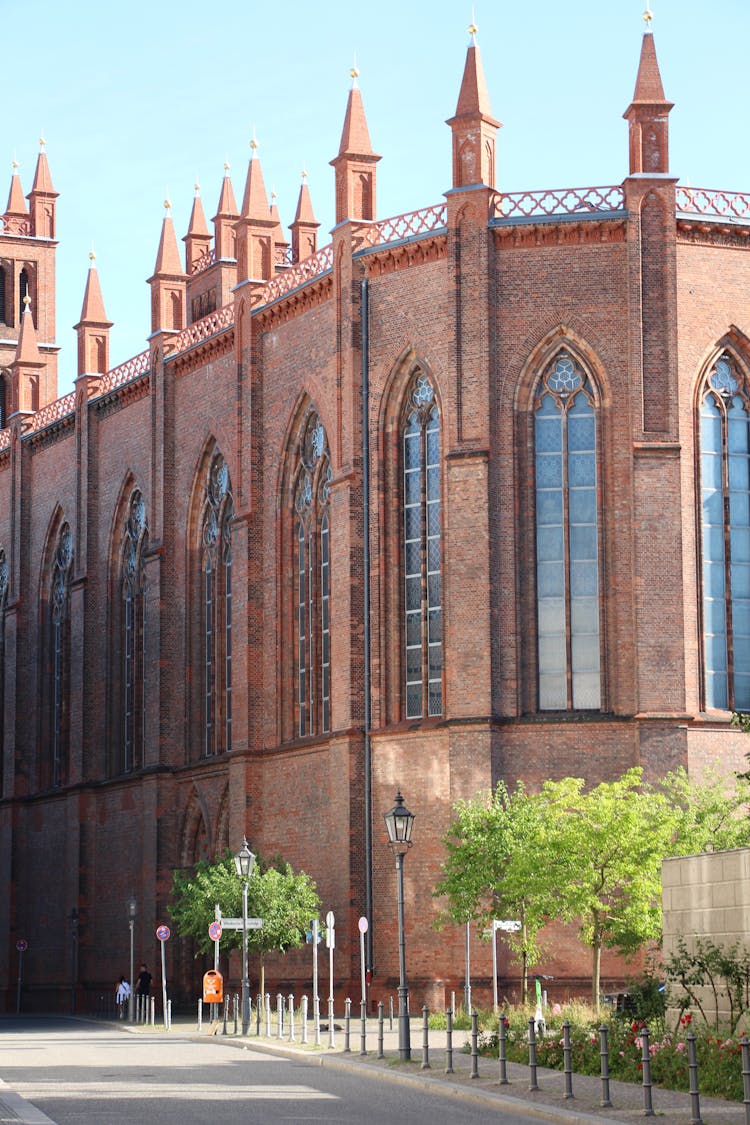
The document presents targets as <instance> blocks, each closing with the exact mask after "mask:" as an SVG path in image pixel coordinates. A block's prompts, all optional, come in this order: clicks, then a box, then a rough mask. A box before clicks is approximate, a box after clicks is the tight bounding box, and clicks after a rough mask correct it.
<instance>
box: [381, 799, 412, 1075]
mask: <svg viewBox="0 0 750 1125" xmlns="http://www.w3.org/2000/svg"><path fill="white" fill-rule="evenodd" d="M384 819H385V826H386V828H387V829H388V847H389V848H390V849H391V851H392V852H393V853H394V855H395V856H396V871H397V873H398V1057H399V1059H400V1060H401V1062H409V1061H410V1060H411V1032H410V1027H409V988H408V986H407V983H406V936H405V932H404V856H405V855H406V853H407V852H408V850H409V848H410V847H411V830H412V828H413V826H414V813H412V812H409V810H408V809H407V808H406V806H405V805H404V798H403V797H402V796H401V790H400V789H399V791H398V793H397V794H396V804H395V805H394V807H393V808H392V809H391V811H390V812H389V813H386V814H385V817H384Z"/></svg>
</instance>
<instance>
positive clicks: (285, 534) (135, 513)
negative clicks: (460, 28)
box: [0, 32, 750, 1008]
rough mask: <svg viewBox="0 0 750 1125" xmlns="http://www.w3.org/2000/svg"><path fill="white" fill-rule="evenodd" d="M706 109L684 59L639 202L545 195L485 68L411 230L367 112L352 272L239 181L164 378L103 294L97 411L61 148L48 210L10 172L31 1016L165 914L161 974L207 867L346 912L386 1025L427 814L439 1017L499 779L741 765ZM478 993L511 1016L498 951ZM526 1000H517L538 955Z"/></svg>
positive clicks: (641, 95) (643, 130) (743, 531)
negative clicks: (675, 170) (361, 927)
mask: <svg viewBox="0 0 750 1125" xmlns="http://www.w3.org/2000/svg"><path fill="white" fill-rule="evenodd" d="M634 63H635V60H634ZM457 68H458V61H457ZM456 77H457V79H458V74H457V76H456ZM456 84H457V86H458V81H457V83H456ZM624 100H625V97H623V101H624ZM671 108H672V105H671V103H670V102H669V101H668V100H667V98H666V96H665V93H664V90H663V88H662V81H661V78H660V74H659V68H658V64H657V59H656V54H655V50H654V41H653V37H652V35H651V34H650V33H648V32H647V33H646V34H645V36H644V39H643V46H642V51H641V57H640V64H639V66H638V72H637V79H636V84H635V92H634V95H633V99H632V101H631V103H630V105H629V106H628V108H627V110H626V112H625V117H626V119H627V123H628V130H629V154H628V155H627V157H626V154H625V152H624V151H623V171H624V172H626V174H625V177H624V179H623V180H622V182H621V183H619V184H615V185H607V186H603V187H582V188H563V189H562V190H540V191H528V192H522V193H513V192H508V191H506V188H507V187H508V186H509V183H508V182H507V181H508V180H509V179H510V176H511V171H506V173H505V174H504V177H503V182H502V183H498V182H497V180H496V162H497V160H496V158H497V146H498V145H502V140H501V137H500V135H499V132H498V131H499V129H500V123H499V122H498V121H497V120H496V119H495V117H494V116H493V114H492V109H491V106H490V99H489V96H488V92H487V87H486V85H485V79H484V75H483V71H482V64H481V60H480V55H479V49H478V47H477V46H476V44H475V43H474V42H473V41H472V43H471V45H470V46H469V48H468V53H467V57H466V63H465V69H464V73H463V79H462V81H461V83H460V91H459V94H458V102H457V105H456V111H455V114H454V116H453V117H451V118H450V120H449V121H448V126H449V134H448V133H446V144H447V143H448V136H449V135H450V138H451V144H452V152H453V162H452V167H453V174H452V183H451V184H437V185H435V187H436V193H435V194H436V199H437V202H436V203H435V205H434V206H432V207H429V208H427V209H425V210H422V211H417V212H413V213H409V214H402V215H398V216H396V217H394V218H387V219H379V218H377V210H376V188H377V166H378V161H379V160H380V156H378V155H377V154H376V152H375V151H374V149H373V146H372V142H371V139H370V136H369V131H368V126H367V120H366V117H365V111H364V107H363V102H362V97H361V94H360V91H359V89H358V88H357V83H356V79H355V81H354V83H353V86H352V89H351V92H350V94H349V100H348V104H347V106H346V114H345V118H344V126H343V131H342V134H341V144H340V148H339V152H338V154H337V155H336V156H335V157H334V159H333V160H332V162H331V163H332V165H333V168H334V175H335V199H336V225H335V227H334V229H333V232H332V236H331V238H332V241H331V242H330V243H329V244H328V245H325V246H323V247H319V246H318V225H319V224H318V223H317V222H316V219H315V215H314V210H313V205H312V201H311V197H310V193H309V191H308V187H307V185H306V184H305V183H304V182H303V185H302V188H301V191H300V194H299V202H298V206H297V211H296V215H295V216H294V220H293V222H292V223H291V227H290V233H291V237H290V239H288V238H287V235H286V233H285V231H284V228H283V226H282V224H281V221H280V218H279V215H278V213H277V210H276V207H275V205H273V204H272V205H270V206H269V200H268V196H267V193H266V189H265V186H264V182H263V174H262V170H261V163H260V160H259V159H258V156H257V152H255V153H253V158H252V159H251V161H250V164H249V168H248V171H247V178H246V181H245V184H244V190H243V192H242V195H241V202H240V203H239V205H238V203H237V201H236V200H237V198H238V197H237V196H235V192H234V189H233V186H232V182H231V180H230V178H229V175H228V174H227V175H226V176H225V178H224V181H223V183H222V185H221V190H220V192H219V193H218V204H217V207H216V213H215V215H214V217H213V219H212V220H211V221H210V222H207V220H206V216H205V212H204V208H203V203H202V201H201V199H200V197H199V196H197V195H196V198H195V202H194V205H193V211H192V216H191V220H190V225H189V229H188V231H187V234H186V235H185V236H184V238H183V242H184V244H185V250H184V254H183V253H181V251H180V249H179V246H178V240H177V235H176V232H175V230H174V226H173V222H172V219H171V217H170V214H169V210H167V215H166V217H165V219H164V222H163V226H162V230H161V239H160V241H159V245H158V250H157V253H156V263H155V266H154V271H153V275H152V277H151V278H150V282H149V284H150V287H151V325H150V334H149V335H148V340H147V345H148V346H147V348H146V350H144V351H143V352H142V353H141V354H140V355H138V356H135V357H134V358H132V359H129V360H128V361H127V362H125V363H122V364H120V365H119V366H116V367H110V356H109V332H110V328H111V322H110V321H109V320H108V318H107V314H106V312H105V302H104V299H103V295H102V292H101V289H100V285H99V280H98V275H97V271H96V268H95V265H94V264H93V261H92V265H91V269H90V271H89V274H88V281H87V283H86V288H85V294H84V297H83V307H82V311H81V317H80V321H79V323H78V325H77V326H76V330H77V335H78V364H77V379H76V381H75V389H74V390H73V392H72V393H71V394H69V395H66V396H65V397H63V398H58V397H57V352H58V348H57V345H56V343H55V340H56V334H55V333H56V326H55V249H56V241H55V240H56V209H57V192H56V191H55V189H54V187H53V180H52V175H51V172H50V168H49V165H48V161H47V157H46V154H45V152H44V150H42V151H41V152H40V154H39V158H38V163H37V166H36V174H35V178H34V182H33V186H32V188H31V191H30V192H29V194H28V195H24V192H23V189H22V187H21V183H20V180H19V177H18V175H17V174H14V175H13V177H12V180H11V185H10V194H9V198H8V204H7V208H6V210H5V212H4V213H3V214H2V215H0V717H1V721H0V994H2V995H3V996H4V998H5V1005H6V1007H13V1005H14V1003H15V990H16V974H17V965H18V962H17V953H16V948H17V943H18V942H19V941H26V942H28V949H27V951H26V953H25V958H24V988H25V997H26V999H25V1004H26V1005H27V1007H29V1008H34V1007H36V1008H43V1007H50V1006H52V1005H58V1006H67V1005H68V1003H69V1002H70V1000H71V994H72V995H73V997H74V998H76V1001H77V1002H78V1003H80V1004H81V1005H83V1003H84V999H85V997H86V996H90V995H93V994H95V993H96V991H97V990H99V991H101V990H103V989H104V990H109V989H110V987H111V982H112V981H113V980H114V979H115V975H116V974H117V973H119V972H120V971H121V968H122V967H123V966H124V965H126V964H127V956H128V945H129V935H128V920H127V905H126V904H127V902H128V900H129V898H130V897H131V895H134V896H135V899H136V903H137V917H136V920H135V950H136V954H135V955H136V958H137V960H138V961H140V960H142V959H143V960H146V961H148V962H149V963H150V964H151V965H152V966H153V965H154V964H155V963H156V962H157V959H158V946H157V942H156V938H155V934H154V931H155V927H156V926H157V924H159V923H160V922H165V921H169V917H168V914H167V903H168V897H169V891H170V886H171V880H172V872H173V870H174V869H175V868H188V867H189V866H190V865H191V864H193V863H194V862H195V861H196V860H197V859H199V858H201V857H213V856H215V855H217V854H220V853H222V852H223V851H224V850H225V849H226V848H231V849H232V850H233V851H236V850H237V849H238V848H239V846H240V845H241V842H242V838H243V835H245V834H246V835H247V838H248V840H249V842H250V845H251V847H252V848H253V850H254V851H256V852H260V853H262V854H266V855H271V854H273V853H281V854H282V855H283V857H284V858H285V859H287V860H289V862H290V863H291V864H292V865H293V866H294V867H295V868H296V869H299V868H302V869H304V870H306V871H308V872H309V873H310V874H311V875H312V876H313V878H314V879H315V880H316V882H317V885H318V888H319V892H320V895H321V898H322V901H323V904H324V905H323V909H324V911H325V910H328V909H332V910H333V911H334V913H335V915H336V919H337V927H336V928H337V943H338V947H337V977H338V981H339V982H340V990H341V993H342V995H344V994H347V995H352V996H353V997H355V998H356V997H358V991H357V990H358V980H359V943H358V930H357V920H358V918H359V917H360V916H361V915H366V916H367V917H368V918H369V919H370V921H371V926H370V931H369V934H370V938H371V944H370V946H369V948H368V962H369V966H370V968H371V969H372V971H373V985H372V998H373V1000H377V999H379V998H380V997H381V996H385V995H387V994H388V993H392V992H393V991H394V983H395V981H396V978H397V975H398V942H397V933H396V872H395V864H394V862H393V857H392V856H391V854H390V852H389V851H388V848H387V845H386V835H385V830H384V822H383V814H384V813H385V812H386V811H387V810H388V809H390V807H391V806H392V805H393V802H394V797H395V794H396V792H397V790H398V789H400V790H401V791H402V793H403V794H404V796H405V799H406V803H407V805H408V806H409V808H410V809H411V810H412V811H413V812H414V813H416V814H417V818H418V819H417V820H416V825H415V829H414V846H413V848H412V850H411V852H410V853H409V855H408V857H407V860H406V863H405V876H406V901H407V909H406V924H407V940H406V949H407V967H408V975H409V982H410V985H411V988H412V996H413V997H414V998H415V999H414V1003H418V1004H419V1005H421V1003H422V1002H423V1001H424V1002H427V1003H429V1004H431V1005H437V1004H441V1005H442V1004H443V1002H444V999H445V990H446V989H447V988H451V987H456V986H457V984H458V986H459V987H460V981H461V978H462V976H463V971H464V934H463V932H460V931H459V930H458V929H456V930H455V931H454V930H450V929H449V930H447V931H443V932H442V933H437V932H435V930H434V929H433V928H432V926H431V922H432V920H433V919H434V917H435V914H436V912H437V909H438V907H437V904H436V903H435V901H434V900H433V898H432V894H431V892H432V888H433V886H434V883H435V881H436V879H437V877H438V873H439V863H440V860H441V856H442V848H441V843H440V841H441V837H442V836H443V834H444V833H445V831H446V829H447V827H448V824H449V820H450V816H451V807H452V804H453V802H454V801H456V800H457V799H458V798H468V797H471V796H473V795H475V794H476V793H477V792H478V791H479V790H481V789H486V788H488V787H490V786H492V785H493V784H494V783H495V782H496V781H497V780H498V779H499V778H504V779H506V780H507V781H508V783H509V784H511V785H513V784H514V783H515V780H516V779H517V778H523V779H525V780H526V781H527V782H528V783H529V784H530V785H532V786H534V785H537V784H539V783H540V782H541V781H542V780H543V779H545V778H548V777H560V776H564V775H566V774H571V773H573V774H576V775H581V774H583V775H584V776H585V777H586V779H587V781H589V782H591V783H596V782H598V781H600V780H602V779H611V778H613V777H615V776H617V775H619V774H620V773H621V772H622V771H623V770H624V769H625V768H627V767H629V766H632V765H635V764H640V765H642V766H643V768H644V770H645V774H646V776H647V777H649V778H655V777H658V776H660V775H661V774H663V773H664V772H665V771H667V770H669V769H672V768H674V767H676V766H678V765H680V764H681V765H686V766H688V767H689V768H691V769H695V768H700V766H701V765H702V764H703V763H705V762H707V761H711V762H714V763H718V764H720V765H721V766H722V767H726V768H728V769H731V768H733V767H734V766H736V765H739V764H740V763H741V762H743V761H744V759H743V754H744V751H745V749H746V744H745V743H743V742H742V740H741V736H738V735H737V733H736V732H734V731H732V730H731V729H730V728H729V719H730V715H731V711H732V709H734V708H744V709H750V240H749V239H748V235H750V195H739V194H735V193H729V192H721V191H715V190H700V189H696V188H687V187H681V186H679V184H678V179H677V177H676V176H675V175H673V174H672V173H671V171H670V167H669V161H668V140H669V136H668V134H669V126H668V120H669V111H670V109H671ZM612 125H613V128H615V127H616V125H617V123H616V121H613V123H612ZM376 140H377V142H378V144H383V143H384V141H385V138H377V139H376ZM444 188H447V190H446V191H445V192H444V194H443V195H442V196H441V194H440V193H441V190H442V189H444ZM743 255H744V256H743ZM66 284H68V282H67V280H66ZM145 327H146V326H144V330H145ZM472 957H473V969H474V973H475V978H476V980H477V981H480V982H481V981H483V982H484V985H485V987H487V986H488V982H489V972H490V964H491V961H490V952H489V948H488V947H487V946H486V945H480V943H479V942H475V943H474V944H473V947H472ZM309 961H310V958H309V952H308V951H306V950H302V951H300V952H298V953H293V954H289V955H288V956H287V957H286V958H284V959H283V961H282V960H281V959H279V960H278V961H277V962H275V963H271V964H269V965H268V966H267V974H268V979H269V980H270V982H271V985H272V987H274V985H275V982H279V983H281V982H282V981H283V982H285V984H286V985H287V986H290V990H295V991H297V992H298V993H301V992H302V991H303V989H304V988H305V987H307V988H308V990H309V979H310V975H311V969H310V964H309ZM167 962H168V965H169V975H170V978H171V980H172V982H173V988H174V991H175V995H176V996H177V997H182V998H183V999H187V998H188V997H190V998H191V999H192V998H194V997H195V996H196V995H197V993H198V978H199V972H200V963H196V962H194V961H193V960H192V952H191V950H190V949H188V948H187V946H186V944H185V943H183V942H181V941H180V940H179V939H176V938H174V937H173V939H172V940H171V941H170V942H169V943H168V947H167ZM545 968H546V969H547V971H550V972H552V973H554V974H555V976H556V977H557V978H558V979H562V980H564V981H567V982H568V983H569V985H570V987H577V986H578V984H579V983H580V981H581V978H582V977H583V976H585V974H586V972H587V969H588V958H587V957H586V956H585V955H584V954H583V952H582V950H581V949H580V948H579V947H578V946H577V945H576V943H575V941H574V940H573V939H572V938H571V940H570V941H569V942H563V943H561V944H560V946H559V949H558V952H557V953H556V955H555V956H554V957H551V958H550V961H549V962H548V964H547V965H546V966H545ZM619 972H620V970H619V969H618V968H617V966H616V965H615V964H614V963H613V962H609V964H608V966H607V965H605V977H606V976H607V974H608V973H609V976H610V978H612V977H613V975H617V974H619ZM251 973H254V968H253V966H252V965H251ZM501 973H502V974H503V984H502V987H503V988H505V987H511V986H512V979H511V978H513V977H514V976H515V975H516V970H515V969H514V968H513V967H512V966H510V965H509V963H508V961H507V957H505V956H501Z"/></svg>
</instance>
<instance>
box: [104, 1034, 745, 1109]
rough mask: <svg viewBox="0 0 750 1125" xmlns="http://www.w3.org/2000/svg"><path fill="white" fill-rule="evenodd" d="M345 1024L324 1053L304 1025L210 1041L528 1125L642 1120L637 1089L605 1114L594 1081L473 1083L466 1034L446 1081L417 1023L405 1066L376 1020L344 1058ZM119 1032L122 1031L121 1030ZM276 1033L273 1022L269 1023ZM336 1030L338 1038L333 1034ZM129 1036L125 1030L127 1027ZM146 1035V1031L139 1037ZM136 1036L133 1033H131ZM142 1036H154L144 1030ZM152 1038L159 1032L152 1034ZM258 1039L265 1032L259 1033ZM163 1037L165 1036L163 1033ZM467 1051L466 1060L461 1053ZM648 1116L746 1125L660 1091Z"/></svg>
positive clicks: (440, 1046)
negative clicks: (398, 1085)
mask: <svg viewBox="0 0 750 1125" xmlns="http://www.w3.org/2000/svg"><path fill="white" fill-rule="evenodd" d="M343 1024H344V1021H343V1020H341V1021H339V1020H337V1021H336V1025H335V1027H336V1031H335V1037H334V1040H335V1046H334V1047H333V1048H331V1047H329V1046H328V1031H327V1028H326V1030H325V1031H321V1035H320V1039H321V1045H320V1046H319V1047H318V1046H315V1043H314V1028H313V1025H312V1024H311V1023H310V1024H308V1043H307V1044H306V1045H305V1044H303V1043H302V1042H301V1029H300V1026H299V1023H297V1026H296V1027H295V1035H296V1038H295V1040H294V1041H290V1040H289V1033H288V1031H287V1032H286V1033H285V1037H284V1038H283V1039H279V1038H278V1035H277V1034H272V1035H271V1036H270V1037H267V1036H266V1035H264V1034H261V1035H260V1036H258V1035H256V1034H255V1023H254V1022H253V1023H252V1024H251V1031H250V1035H249V1036H248V1037H247V1038H243V1037H242V1035H241V1034H238V1035H234V1033H233V1029H234V1025H233V1023H232V1022H231V1021H230V1023H229V1024H228V1028H227V1029H228V1034H227V1035H226V1037H224V1036H223V1034H222V1029H223V1024H222V1023H221V1022H219V1024H218V1027H217V1030H216V1035H217V1037H219V1038H222V1039H223V1041H224V1042H225V1043H237V1044H238V1045H239V1044H241V1045H243V1046H252V1047H258V1048H259V1049H260V1050H263V1051H269V1052H272V1053H275V1054H282V1055H284V1056H286V1057H299V1056H303V1057H304V1058H305V1059H306V1060H307V1061H308V1062H309V1061H310V1059H311V1058H315V1059H317V1060H318V1061H319V1063H320V1065H321V1066H337V1067H346V1068H347V1069H359V1070H360V1071H362V1072H363V1073H369V1074H371V1075H372V1076H373V1077H374V1076H375V1075H379V1076H380V1077H381V1078H383V1079H386V1080H391V1081H398V1082H408V1083H410V1084H416V1085H419V1086H422V1085H424V1084H425V1083H429V1086H430V1089H431V1090H433V1091H436V1090H442V1092H444V1093H445V1095H446V1096H451V1097H462V1098H471V1099H472V1100H481V1101H482V1102H483V1103H484V1104H485V1105H487V1106H488V1108H494V1109H496V1110H497V1111H498V1112H499V1113H501V1112H502V1110H503V1107H506V1108H507V1109H509V1110H510V1109H511V1108H512V1110H513V1111H514V1112H516V1113H525V1114H527V1115H528V1116H529V1118H531V1119H536V1120H546V1121H561V1120H562V1121H566V1122H570V1123H571V1125H573V1123H574V1122H582V1123H588V1125H602V1123H603V1122H604V1121H608V1122H610V1123H611V1122H632V1121H635V1120H637V1119H639V1118H643V1117H644V1094H643V1088H642V1087H641V1086H636V1085H631V1084H630V1083H627V1082H616V1081H614V1080H610V1084H609V1088H610V1100H611V1102H612V1107H611V1108H606V1107H603V1106H602V1104H601V1101H602V1083H601V1079H600V1078H594V1077H590V1076H586V1075H578V1074H574V1075H573V1081H572V1087H573V1097H572V1098H567V1099H566V1098H565V1097H564V1093H565V1077H564V1075H563V1073H562V1071H558V1070H547V1069H545V1068H543V1067H538V1068H537V1084H538V1085H539V1090H530V1089H529V1079H530V1072H529V1068H528V1066H524V1065H522V1064H520V1063H508V1064H507V1068H506V1069H507V1077H508V1085H504V1086H501V1085H500V1084H499V1077H500V1071H499V1063H498V1061H497V1059H484V1058H479V1060H478V1068H477V1069H478V1071H479V1077H478V1078H472V1077H471V1063H472V1060H471V1056H470V1053H469V1049H468V1045H469V1044H470V1038H471V1037H470V1033H469V1032H467V1031H454V1033H453V1070H454V1073H452V1074H446V1073H445V1067H446V1058H447V1052H446V1034H445V1032H444V1031H432V1030H431V1031H430V1033H429V1049H428V1063H429V1067H424V1065H423V1048H422V1035H423V1033H422V1023H421V1020H420V1021H417V1020H416V1019H414V1020H412V1023H411V1057H412V1061H411V1062H408V1063H407V1062H403V1063H402V1062H400V1061H399V1057H398V1031H397V1028H396V1021H395V1020H394V1027H393V1031H391V1030H389V1027H388V1022H387V1021H386V1024H385V1029H384V1035H383V1051H384V1055H385V1058H382V1059H379V1058H378V1057H377V1055H378V1025H377V1020H373V1019H368V1021H367V1034H366V1040H365V1046H366V1049H367V1054H366V1055H361V1054H360V1048H361V1023H360V1020H359V1019H358V1018H357V1019H356V1020H355V1019H354V1018H352V1021H351V1032H350V1041H349V1045H350V1051H349V1052H346V1051H345V1041H344V1030H343ZM120 1026H121V1027H122V1026H123V1025H122V1024H120ZM274 1026H275V1019H274ZM339 1027H341V1030H339ZM128 1029H129V1030H131V1028H130V1027H129V1026H128ZM145 1029H146V1028H145V1027H144V1030H145ZM132 1030H133V1031H135V1032H137V1031H138V1030H139V1028H138V1027H134V1028H132ZM148 1030H152V1029H151V1028H150V1026H148ZM153 1030H158V1025H157V1028H156V1029H153ZM261 1030H262V1031H263V1028H261ZM172 1031H173V1032H177V1033H179V1034H181V1035H185V1034H189V1035H191V1037H197V1038H201V1039H203V1038H208V1037H210V1035H211V1034H212V1033H211V1032H210V1030H209V1025H208V1024H204V1025H203V1029H202V1031H201V1032H200V1033H198V1030H197V1024H196V1022H195V1021H193V1022H192V1023H191V1022H190V1021H189V1020H187V1019H185V1018H180V1019H176V1020H175V1021H174V1022H173V1025H172ZM165 1034H169V1033H165ZM465 1045H467V1050H466V1052H465V1051H464V1046H465ZM651 1095H652V1098H651V1100H652V1104H653V1111H654V1114H655V1116H656V1117H658V1118H659V1121H660V1122H661V1123H663V1125H697V1122H698V1120H700V1121H702V1122H704V1123H705V1125H745V1122H746V1117H745V1107H744V1105H743V1104H742V1103H740V1102H730V1101H724V1100H723V1099H721V1098H708V1097H705V1098H704V1097H701V1098H700V1118H699V1119H698V1118H696V1116H695V1115H694V1108H695V1107H694V1106H693V1104H692V1100H691V1097H690V1095H689V1094H687V1093H681V1092H678V1091H672V1090H662V1089H661V1088H660V1087H656V1086H654V1087H653V1088H652V1091H651Z"/></svg>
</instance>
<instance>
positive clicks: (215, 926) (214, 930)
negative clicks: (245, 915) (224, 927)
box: [208, 922, 221, 941]
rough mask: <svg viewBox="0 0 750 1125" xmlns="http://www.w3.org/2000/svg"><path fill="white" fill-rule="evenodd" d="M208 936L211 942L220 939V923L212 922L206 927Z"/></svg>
mask: <svg viewBox="0 0 750 1125" xmlns="http://www.w3.org/2000/svg"><path fill="white" fill-rule="evenodd" d="M208 936H209V937H210V938H211V941H218V940H219V938H220V937H221V922H212V923H211V925H210V926H209V927H208Z"/></svg>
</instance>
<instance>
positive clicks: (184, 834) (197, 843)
mask: <svg viewBox="0 0 750 1125" xmlns="http://www.w3.org/2000/svg"><path fill="white" fill-rule="evenodd" d="M179 855H180V861H179V862H180V867H181V868H183V869H187V868H193V867H195V865H196V863H199V862H200V860H212V859H213V858H214V854H213V850H212V848H211V831H210V817H209V814H208V809H207V807H206V802H205V799H204V797H203V793H202V792H201V790H200V787H199V785H198V783H197V782H194V783H193V790H192V792H191V793H190V796H189V798H188V801H187V804H186V806H185V811H184V813H183V817H182V831H181V832H180V852H179Z"/></svg>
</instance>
